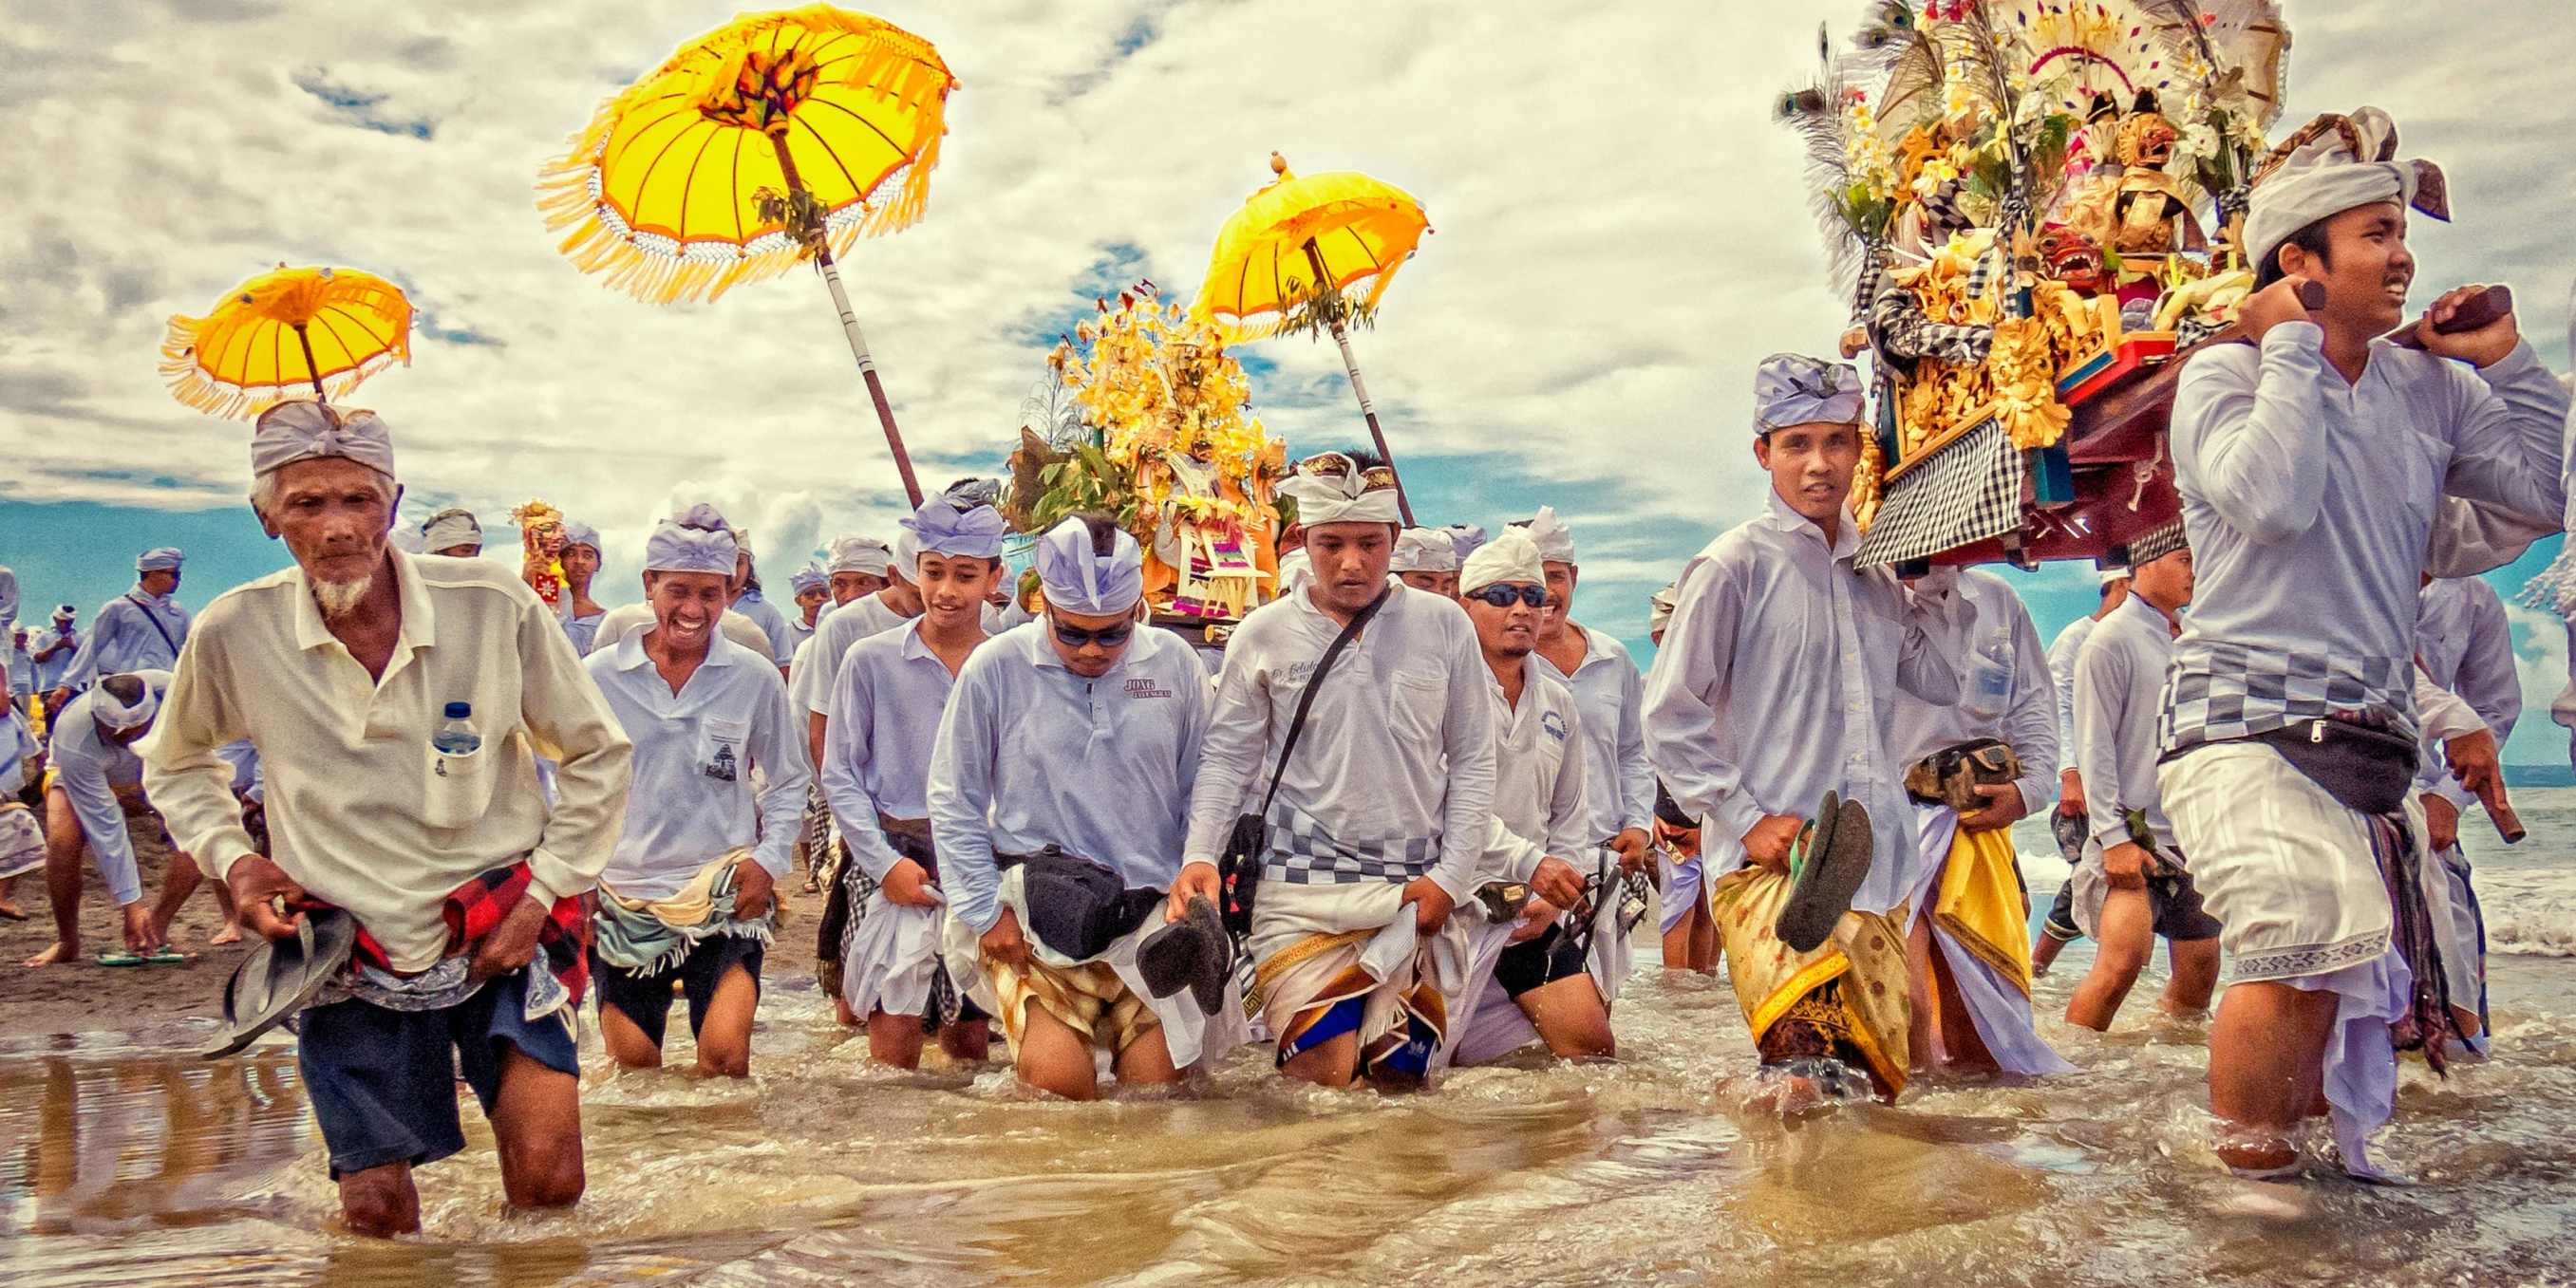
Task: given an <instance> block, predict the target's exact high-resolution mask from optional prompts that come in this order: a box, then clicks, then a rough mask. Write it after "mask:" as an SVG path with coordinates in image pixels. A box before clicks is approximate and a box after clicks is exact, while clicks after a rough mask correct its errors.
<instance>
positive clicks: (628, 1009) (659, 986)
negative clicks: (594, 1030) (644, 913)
mask: <svg viewBox="0 0 2576 1288" xmlns="http://www.w3.org/2000/svg"><path fill="white" fill-rule="evenodd" d="M768 947H769V945H767V944H764V943H762V942H760V941H759V940H757V939H753V938H750V937H748V936H745V935H710V936H708V937H706V938H705V939H701V940H699V941H698V942H697V946H696V947H693V948H691V949H690V950H689V955H688V957H687V958H686V959H684V960H682V961H681V963H680V964H679V965H677V966H673V967H670V968H669V969H667V970H663V971H661V972H658V973H656V974H652V975H645V974H641V973H638V972H636V971H630V970H621V969H619V968H618V967H615V966H611V965H609V964H608V962H607V961H606V960H605V959H603V958H602V957H600V955H599V950H598V949H596V948H594V949H592V950H591V953H590V981H591V986H592V987H593V988H594V989H596V990H597V991H598V993H599V1009H600V1010H602V1011H606V1010H607V1009H608V1008H610V1007H615V1008H617V1011H618V1013H619V1014H621V1015H624V1016H625V1017H626V1018H627V1019H630V1020H633V1021H634V1022H635V1027H636V1028H638V1029H641V1030H643V1031H644V1037H645V1040H646V1041H649V1042H651V1043H652V1044H653V1045H655V1046H660V1045H662V1034H663V1031H664V1030H665V1029H667V1028H669V1027H670V1023H671V985H672V984H673V983H675V982H676V983H678V984H679V986H680V993H681V995H682V996H685V997H687V998H688V999H689V1036H691V1037H696V1036H697V1035H698V1030H699V1029H702V1028H704V1027H706V1023H707V1008H709V1007H711V1006H714V1005H715V1004H716V985H717V984H718V983H721V982H722V981H723V980H724V976H725V972H726V971H728V970H731V969H733V967H734V966H735V965H736V964H737V963H739V964H740V965H741V966H742V968H743V970H744V971H745V972H746V973H748V974H749V975H750V976H751V991H752V995H753V996H754V997H758V996H759V995H760V963H761V961H762V959H763V958H764V957H766V956H767V955H768V954H767V949H768Z"/></svg>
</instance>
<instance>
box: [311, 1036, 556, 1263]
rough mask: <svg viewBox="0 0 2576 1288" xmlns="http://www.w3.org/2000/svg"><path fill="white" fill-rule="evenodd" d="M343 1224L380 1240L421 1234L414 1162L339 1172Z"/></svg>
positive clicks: (353, 1232) (355, 1231)
mask: <svg viewBox="0 0 2576 1288" xmlns="http://www.w3.org/2000/svg"><path fill="white" fill-rule="evenodd" d="M511 1054H513V1055H516V1054H517V1052H515V1051H514V1052H512V1053H511ZM340 1223H341V1224H342V1225H345V1226H347V1227H349V1232H350V1233H351V1234H363V1235H368V1236H370V1237H373V1238H378V1239H390V1238H392V1237H394V1236H395V1235H397V1234H417V1233H419V1232H420V1191H418V1190H416V1189H413V1188H412V1184H411V1164H409V1163H387V1164H385V1165H384V1166H382V1167H370V1168H368V1169H367V1170H365V1171H363V1172H342V1173H340Z"/></svg>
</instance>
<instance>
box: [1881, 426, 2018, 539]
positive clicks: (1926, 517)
mask: <svg viewBox="0 0 2576 1288" xmlns="http://www.w3.org/2000/svg"><path fill="white" fill-rule="evenodd" d="M2029 473H2030V471H2029V467H2028V466H2026V465H2025V464H2023V462H2022V455H2021V452H2020V451H2018V450H2016V449H2015V448H2014V447H2013V444H2012V435H2010V434H2008V433H2006V432H2005V431H2004V427H2003V422H2002V421H1999V420H1989V421H1987V422H1985V423H1984V424H1982V425H1979V426H1977V427H1976V428H1975V429H1972V430H1969V431H1968V432H1967V433H1964V434H1961V435H1960V436H1958V437H1957V438H1954V439H1952V440H1950V441H1949V442H1948V443H1945V444H1943V445H1942V446H1941V448H1940V449H1939V450H1938V451H1935V452H1934V453H1932V455H1931V457H1930V458H1929V459H1927V460H1925V461H1924V462H1923V463H1922V464H1920V465H1917V466H1915V467H1914V468H1912V469H1910V470H1907V471H1906V472H1905V474H1904V475H1903V476H1902V477H1899V478H1898V479H1897V480H1896V481H1895V482H1894V483H1892V484H1890V485H1889V486H1888V489H1887V499H1886V500H1885V501H1883V502H1882V503H1880V505H1879V507H1878V517H1877V518H1876V519H1875V520H1873V521H1871V523H1870V525H1869V535H1868V536H1866V537H1864V538H1862V539H1861V543H1860V549H1859V550H1858V551H1857V552H1855V553H1854V554H1853V556H1852V562H1853V563H1854V564H1855V565H1857V566H1859V567H1863V568H1874V567H1878V566H1881V565H1884V564H1896V563H1903V562H1905V561H1906V560H1908V559H1921V558H1925V557H1927V556H1930V555H1937V554H1939V553H1941V552H1942V551H1944V550H1956V549H1958V548H1959V547H1961V546H1964V545H1969V544H1971V543H1974V542H1978V541H1983V540H1985V539H1987V538H1989V537H1998V536H2001V535H2003V534H2004V533H2007V532H2010V531H2012V530H2013V529H2015V528H2018V527H2020V526H2021V513H2022V511H2021V494H2022V488H2023V485H2024V484H2025V482H2026V481H2027V479H2028V476H2029Z"/></svg>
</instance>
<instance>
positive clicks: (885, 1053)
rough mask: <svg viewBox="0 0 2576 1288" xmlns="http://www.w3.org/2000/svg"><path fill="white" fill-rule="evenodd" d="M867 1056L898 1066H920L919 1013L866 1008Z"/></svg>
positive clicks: (914, 1067) (904, 1067) (899, 1067)
mask: <svg viewBox="0 0 2576 1288" xmlns="http://www.w3.org/2000/svg"><path fill="white" fill-rule="evenodd" d="M868 1058H869V1059H871V1060H874V1061H876V1062H877V1063H879V1064H890V1065H893V1066H894V1067H895V1068H898V1069H918V1068H920V1067H921V1017H920V1016H918V1015H892V1014H888V1013H887V1012H884V1011H870V1012H868Z"/></svg>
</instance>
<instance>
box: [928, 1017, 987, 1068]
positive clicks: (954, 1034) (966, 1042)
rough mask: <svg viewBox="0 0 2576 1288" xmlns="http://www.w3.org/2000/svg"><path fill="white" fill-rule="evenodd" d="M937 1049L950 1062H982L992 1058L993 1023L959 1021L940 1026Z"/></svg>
mask: <svg viewBox="0 0 2576 1288" xmlns="http://www.w3.org/2000/svg"><path fill="white" fill-rule="evenodd" d="M939 1049H940V1050H942V1051H945V1052H947V1053H948V1058H949V1059H951V1060H975V1061H979V1062H980V1061H984V1060H990V1059H992V1058H993V1022H992V1021H991V1020H959V1021H957V1022H956V1023H955V1024H947V1025H942V1026H940V1029H939Z"/></svg>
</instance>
